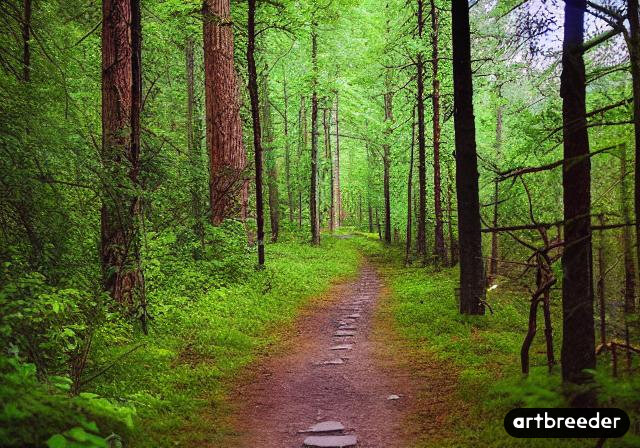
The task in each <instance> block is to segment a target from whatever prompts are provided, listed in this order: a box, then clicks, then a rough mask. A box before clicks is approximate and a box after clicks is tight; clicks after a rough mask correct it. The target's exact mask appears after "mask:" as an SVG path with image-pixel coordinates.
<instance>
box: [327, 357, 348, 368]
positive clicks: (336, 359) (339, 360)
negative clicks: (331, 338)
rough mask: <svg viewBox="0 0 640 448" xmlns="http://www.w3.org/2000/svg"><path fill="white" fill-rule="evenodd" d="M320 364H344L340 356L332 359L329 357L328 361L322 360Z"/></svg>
mask: <svg viewBox="0 0 640 448" xmlns="http://www.w3.org/2000/svg"><path fill="white" fill-rule="evenodd" d="M322 364H324V365H326V366H327V365H332V366H333V365H337V364H344V361H343V360H342V358H334V359H330V360H328V361H325V362H323V363H322Z"/></svg>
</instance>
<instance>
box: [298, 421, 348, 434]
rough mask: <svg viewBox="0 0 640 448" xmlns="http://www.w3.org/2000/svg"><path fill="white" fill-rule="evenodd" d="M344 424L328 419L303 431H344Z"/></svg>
mask: <svg viewBox="0 0 640 448" xmlns="http://www.w3.org/2000/svg"><path fill="white" fill-rule="evenodd" d="M343 430H344V425H343V424H342V423H340V422H337V421H335V420H327V421H325V422H320V423H316V424H315V425H313V426H312V427H311V428H309V429H307V430H306V431H301V432H337V431H343Z"/></svg>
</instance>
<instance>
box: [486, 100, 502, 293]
mask: <svg viewBox="0 0 640 448" xmlns="http://www.w3.org/2000/svg"><path fill="white" fill-rule="evenodd" d="M500 98H501V97H500V95H498V100H500ZM501 157H502V105H498V109H497V112H496V160H500V159H501ZM499 199H500V182H498V180H497V179H496V180H495V181H494V184H493V220H492V225H493V228H494V229H495V228H497V227H498V202H499ZM498 238H499V234H498V232H491V262H490V264H489V280H488V282H489V283H493V281H494V280H495V278H496V276H497V275H498V250H499V249H498Z"/></svg>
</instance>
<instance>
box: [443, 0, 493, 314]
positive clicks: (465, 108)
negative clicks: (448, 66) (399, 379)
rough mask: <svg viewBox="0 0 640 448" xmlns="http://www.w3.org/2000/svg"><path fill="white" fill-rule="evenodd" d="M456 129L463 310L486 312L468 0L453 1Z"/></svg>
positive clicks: (467, 312)
mask: <svg viewBox="0 0 640 448" xmlns="http://www.w3.org/2000/svg"><path fill="white" fill-rule="evenodd" d="M451 19H452V36H453V86H454V95H453V96H454V128H455V145H456V187H457V196H458V238H459V239H460V312H461V313H462V314H484V305H483V302H484V295H485V279H484V268H483V262H482V236H481V233H480V231H481V225H480V199H479V196H478V194H479V193H478V176H479V175H478V160H477V154H476V129H475V119H474V116H473V80H472V77H471V35H470V27H469V3H468V1H467V0H452V8H451Z"/></svg>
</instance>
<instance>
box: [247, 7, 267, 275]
mask: <svg viewBox="0 0 640 448" xmlns="http://www.w3.org/2000/svg"><path fill="white" fill-rule="evenodd" d="M255 14H256V0H249V10H248V14H247V67H248V72H249V97H250V98H251V120H252V124H253V152H254V158H255V166H256V223H257V227H258V229H257V233H258V235H257V237H258V266H264V210H263V202H262V132H261V128H260V100H259V97H258V74H257V71H256V61H255V57H254V53H255V39H256V22H255Z"/></svg>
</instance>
